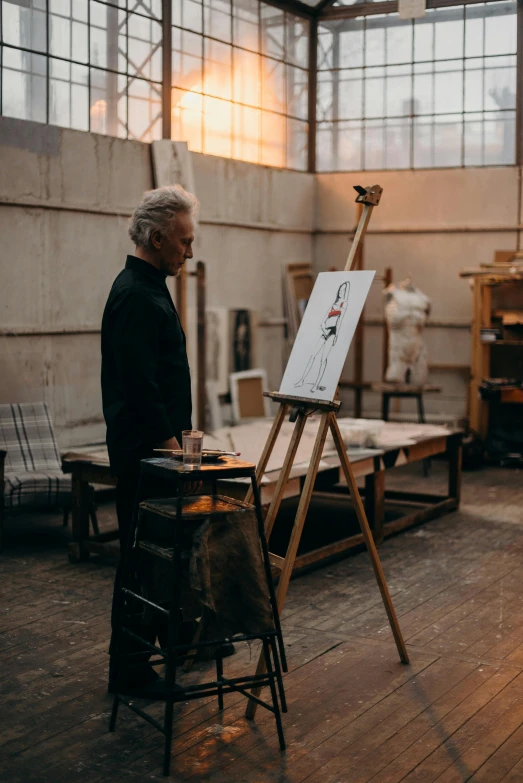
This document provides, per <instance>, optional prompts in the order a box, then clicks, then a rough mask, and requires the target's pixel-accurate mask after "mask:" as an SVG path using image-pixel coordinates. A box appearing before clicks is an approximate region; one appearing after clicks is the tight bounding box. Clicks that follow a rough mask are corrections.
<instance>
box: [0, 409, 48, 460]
mask: <svg viewBox="0 0 523 783" xmlns="http://www.w3.org/2000/svg"><path fill="white" fill-rule="evenodd" d="M0 449H5V450H6V451H7V457H6V458H5V471H6V473H25V472H32V471H37V472H43V473H49V472H51V474H52V473H54V471H57V473H61V464H60V455H59V452H58V445H57V443H56V438H55V436H54V432H53V425H52V424H51V419H50V417H49V412H48V410H47V406H46V404H45V403H44V402H28V403H22V404H16V405H0Z"/></svg>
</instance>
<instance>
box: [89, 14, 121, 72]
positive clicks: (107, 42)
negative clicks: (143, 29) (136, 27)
mask: <svg viewBox="0 0 523 783" xmlns="http://www.w3.org/2000/svg"><path fill="white" fill-rule="evenodd" d="M90 14H91V33H90V35H91V53H90V57H91V65H95V66H98V67H99V68H110V69H111V70H123V71H126V70H127V66H126V58H125V53H126V51H127V42H126V32H127V22H126V14H125V13H124V12H123V11H119V10H118V9H116V8H114V7H112V6H106V5H102V3H98V2H95V0H91V4H90ZM119 49H120V50H121V51H122V52H123V57H122V56H120V57H119V54H118V50H119Z"/></svg>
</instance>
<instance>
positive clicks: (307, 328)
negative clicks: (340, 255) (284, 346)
mask: <svg viewBox="0 0 523 783" xmlns="http://www.w3.org/2000/svg"><path fill="white" fill-rule="evenodd" d="M374 275H375V272H370V271H364V272H322V273H321V274H319V275H318V277H317V280H316V283H315V285H314V289H313V291H312V294H311V297H310V299H309V301H308V304H307V309H306V310H305V314H304V316H303V320H302V322H301V324H300V328H299V331H298V334H297V336H296V340H295V342H294V345H293V348H292V353H291V355H290V357H289V361H288V363H287V368H286V370H285V373H284V375H283V380H282V382H281V386H280V393H281V394H287V395H290V396H293V397H308V398H309V399H316V400H334V397H335V395H336V388H337V385H338V381H339V379H340V376H341V372H342V370H343V365H344V363H345V359H346V358H347V353H348V351H349V348H350V344H351V342H352V338H353V337H354V332H355V331H356V326H357V325H358V321H359V318H360V316H361V312H362V310H363V306H364V304H365V300H366V299H367V296H368V294H369V290H370V287H371V284H372V280H373V278H374Z"/></svg>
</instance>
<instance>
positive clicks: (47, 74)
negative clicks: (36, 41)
mask: <svg viewBox="0 0 523 783" xmlns="http://www.w3.org/2000/svg"><path fill="white" fill-rule="evenodd" d="M45 49H46V51H45V54H46V69H45V90H46V101H45V121H46V123H47V124H49V117H50V110H49V109H50V107H49V103H50V93H51V79H50V63H49V49H50V41H49V0H45ZM31 57H32V55H31ZM32 70H33V68H32V67H31V71H32Z"/></svg>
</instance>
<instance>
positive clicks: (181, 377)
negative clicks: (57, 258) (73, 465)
mask: <svg viewBox="0 0 523 783" xmlns="http://www.w3.org/2000/svg"><path fill="white" fill-rule="evenodd" d="M102 399H103V411H104V417H105V422H106V424H107V448H108V450H109V458H110V461H111V469H112V472H113V473H115V474H116V475H118V474H121V473H124V472H125V471H127V470H129V469H131V468H132V467H133V466H136V464H137V462H138V461H139V460H140V459H142V458H143V457H146V456H150V455H151V450H152V448H153V447H154V445H155V444H157V443H159V442H160V441H163V440H167V439H168V438H171V437H172V436H173V435H175V436H176V437H177V438H178V441H179V442H180V443H181V433H182V430H184V429H190V428H191V377H190V372H189V362H188V360H187V350H186V345H185V335H184V333H183V329H182V326H181V323H180V319H179V318H178V313H177V312H176V309H175V307H174V304H173V301H172V299H171V295H170V293H169V291H168V288H167V285H166V283H165V275H164V274H163V272H160V270H158V269H156V268H155V267H154V266H152V265H151V264H148V263H147V262H146V261H142V259H140V258H136V257H135V256H127V263H126V264H125V269H123V270H122V271H121V272H120V274H119V275H118V277H117V278H116V280H115V281H114V283H113V287H112V288H111V292H110V294H109V298H108V300H107V304H106V305H105V310H104V314H103V320H102Z"/></svg>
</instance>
